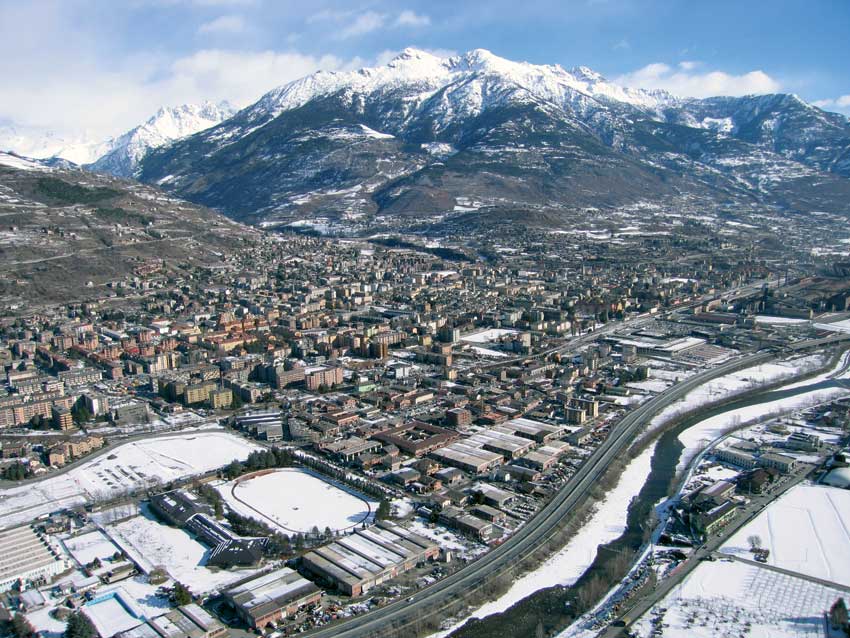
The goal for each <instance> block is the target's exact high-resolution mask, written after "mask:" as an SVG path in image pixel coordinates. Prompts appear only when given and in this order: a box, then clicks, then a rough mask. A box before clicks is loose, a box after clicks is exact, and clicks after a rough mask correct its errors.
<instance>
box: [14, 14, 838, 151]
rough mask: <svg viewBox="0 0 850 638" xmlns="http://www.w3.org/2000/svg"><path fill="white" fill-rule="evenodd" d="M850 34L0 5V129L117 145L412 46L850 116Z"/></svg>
mask: <svg viewBox="0 0 850 638" xmlns="http://www.w3.org/2000/svg"><path fill="white" fill-rule="evenodd" d="M848 25H850V2H848V1H846V0H834V1H831V0H806V1H797V0H763V1H762V0H744V1H741V0H711V1H709V2H691V1H689V0H688V1H685V0H682V1H675V0H523V1H522V2H516V1H515V0H486V1H478V0H462V1H458V0H428V1H423V2H417V1H414V0H396V1H389V0H363V1H362V2H355V1H323V0H303V1H295V0H119V1H115V0H52V1H51V0H28V1H26V2H24V1H19V0H0V71H2V78H3V81H2V82H0V124H9V123H15V124H17V125H19V126H22V127H42V128H49V129H51V130H55V131H57V132H60V133H65V134H67V133H69V132H72V131H80V130H86V131H88V132H89V133H90V134H92V135H94V136H105V135H113V134H117V133H120V132H122V131H123V130H126V129H128V128H130V127H132V126H134V125H135V124H137V123H139V122H141V121H142V120H144V119H146V118H147V117H148V116H150V115H151V114H152V113H153V112H154V111H156V109H157V108H158V107H159V106H160V105H176V104H181V103H185V102H194V101H200V100H203V99H210V100H215V101H218V100H222V99H228V100H230V101H231V102H233V103H234V104H236V105H237V106H245V105H247V104H249V103H251V102H252V101H254V100H255V99H257V98H258V97H259V96H260V95H262V94H263V93H264V92H266V91H267V90H269V89H271V88H273V87H275V86H278V85H280V84H284V83H286V82H288V81H290V80H293V79H296V78H298V77H301V76H303V75H305V74H307V73H310V72H312V71H315V70H317V69H351V68H357V67H360V66H364V65H374V64H378V63H382V62H385V61H386V60H387V59H389V58H391V57H392V55H393V53H394V52H396V51H399V50H401V49H403V48H404V47H406V46H416V47H420V48H424V49H428V50H432V51H438V52H444V53H446V54H450V53H452V52H462V51H466V50H469V49H473V48H479V47H480V48H486V49H490V50H491V51H493V52H494V53H496V54H497V55H501V56H503V57H507V58H511V59H516V60H527V61H530V62H534V63H541V64H543V63H548V64H555V63H557V64H561V65H562V66H564V67H566V68H569V67H572V66H576V65H585V66H589V67H591V68H593V69H595V70H597V71H599V72H601V73H602V74H604V75H606V76H607V77H609V78H612V79H615V80H617V81H619V82H622V83H626V84H630V85H635V86H641V87H645V88H654V87H657V88H663V89H667V90H669V91H671V92H673V93H677V94H681V95H693V96H705V95H716V94H729V95H742V94H746V93H766V92H775V91H787V92H794V93H798V94H799V95H801V96H803V97H804V98H805V99H808V100H810V101H813V102H815V103H817V104H818V105H820V106H822V107H823V108H828V109H830V110H835V111H840V112H843V113H845V114H850V64H848V60H850V39H848V37H847V29H848Z"/></svg>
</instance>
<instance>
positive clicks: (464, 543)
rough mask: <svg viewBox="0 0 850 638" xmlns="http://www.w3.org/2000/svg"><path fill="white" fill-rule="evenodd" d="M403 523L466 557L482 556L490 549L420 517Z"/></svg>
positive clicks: (443, 546) (413, 530)
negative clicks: (430, 523)
mask: <svg viewBox="0 0 850 638" xmlns="http://www.w3.org/2000/svg"><path fill="white" fill-rule="evenodd" d="M403 525H404V527H407V528H408V529H410V531H411V532H414V533H416V534H419V535H420V536H424V537H425V538H428V539H430V540H432V541H434V542H435V543H437V544H438V545H439V546H440V547H442V548H444V549H449V550H452V551H453V552H455V553H456V554H458V555H460V556H463V557H466V558H474V557H476V556H480V555H481V554H483V553H484V552H486V551H487V549H488V547H487V546H486V545H484V544H483V543H477V542H475V541H473V540H470V539H468V538H466V537H464V536H461V535H460V534H456V533H455V532H453V531H452V530H450V529H446V528H445V527H443V526H442V525H429V524H427V523H425V522H424V521H422V520H421V519H419V518H413V519H411V520H409V521H405V522H404V523H403Z"/></svg>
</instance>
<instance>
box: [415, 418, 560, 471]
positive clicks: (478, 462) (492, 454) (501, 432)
mask: <svg viewBox="0 0 850 638" xmlns="http://www.w3.org/2000/svg"><path fill="white" fill-rule="evenodd" d="M564 432H565V429H564V428H562V427H558V426H554V425H549V424H546V423H541V422H539V421H534V420H532V419H525V418H517V419H511V420H510V421H505V422H504V423H502V424H500V425H495V426H493V427H490V428H487V429H486V430H481V431H479V432H476V433H475V434H472V435H471V436H469V437H467V438H466V439H463V440H460V441H455V442H453V443H450V444H449V445H446V446H444V447H441V448H438V449H436V450H434V451H432V452H431V456H432V457H433V458H435V459H437V460H438V461H440V462H442V463H444V464H445V465H451V466H453V467H456V468H459V469H461V470H464V471H467V472H472V473H475V474H480V473H482V472H487V471H488V470H491V469H493V468H494V467H496V466H498V465H501V464H502V463H504V462H505V461H513V460H516V459H520V458H522V457H526V456H531V457H532V463H531V465H532V467H535V468H545V467H548V466H550V465H551V464H552V463H554V462H555V461H556V460H557V458H558V456H559V455H560V454H561V453H563V452H564V451H565V449H566V448H565V446H564V445H563V444H562V443H561V442H560V441H556V439H557V438H559V437H560V436H562V435H563V434H564ZM541 444H543V447H540V448H538V445H541ZM535 448H538V449H537V450H536V451H535V452H533V450H535Z"/></svg>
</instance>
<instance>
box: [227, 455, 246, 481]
mask: <svg viewBox="0 0 850 638" xmlns="http://www.w3.org/2000/svg"><path fill="white" fill-rule="evenodd" d="M240 474H242V464H241V463H240V462H239V461H237V460H235V459H234V460H232V461H231V462H230V464H229V465H228V466H227V467H226V468H224V475H225V476H226V477H227V478H229V479H235V478H236V477H238V476H239V475H240Z"/></svg>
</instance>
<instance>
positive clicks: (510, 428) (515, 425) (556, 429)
mask: <svg viewBox="0 0 850 638" xmlns="http://www.w3.org/2000/svg"><path fill="white" fill-rule="evenodd" d="M493 429H494V430H496V431H497V432H506V433H508V434H513V435H514V436H518V437H522V438H524V439H531V440H532V441H535V442H537V443H548V442H549V441H553V440H555V439H559V438H561V437H562V436H563V435H564V433H565V432H566V429H565V428H563V427H561V426H559V425H552V424H550V423H543V422H541V421H535V420H534V419H526V418H524V417H518V418H515V419H510V420H509V421H505V422H504V423H502V424H500V425H497V426H496V427H494V428H493Z"/></svg>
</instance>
